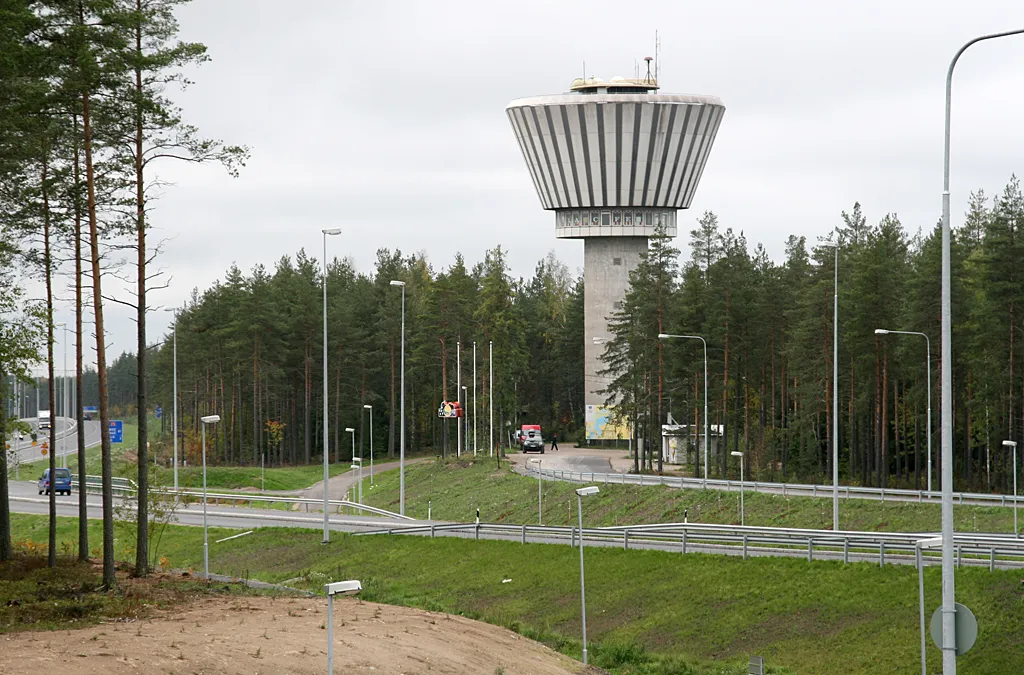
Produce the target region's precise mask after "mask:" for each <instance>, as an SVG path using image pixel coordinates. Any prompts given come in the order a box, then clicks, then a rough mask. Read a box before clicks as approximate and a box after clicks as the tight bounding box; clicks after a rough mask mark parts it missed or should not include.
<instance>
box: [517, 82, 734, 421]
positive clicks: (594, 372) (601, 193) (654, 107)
mask: <svg viewBox="0 0 1024 675" xmlns="http://www.w3.org/2000/svg"><path fill="white" fill-rule="evenodd" d="M658 89H659V88H658V83H657V80H656V79H654V78H652V77H651V76H650V75H649V74H648V76H647V77H644V78H623V77H613V78H611V80H609V81H607V82H605V81H603V80H601V79H600V78H596V77H595V78H586V79H583V78H577V79H576V80H574V81H573V82H572V84H571V85H570V87H569V93H567V94H560V95H552V96H536V97H532V98H521V99H516V100H514V101H512V102H511V103H509V104H508V107H507V108H506V110H505V112H506V113H507V115H508V118H509V121H510V122H511V124H512V130H513V131H514V132H515V135H516V139H517V140H518V142H519V148H520V150H521V151H522V153H523V159H524V160H525V161H526V166H527V169H529V172H530V177H531V178H532V179H533V185H534V188H535V189H536V190H537V196H538V197H539V198H540V203H541V206H542V207H543V208H544V209H547V210H549V211H554V214H555V236H556V237H559V238H563V239H583V241H584V243H583V275H584V324H585V330H586V335H585V344H584V369H585V374H584V377H585V385H586V396H585V404H586V420H587V437H588V438H592V439H614V438H622V437H624V435H625V430H624V429H616V428H613V426H612V425H611V424H606V422H607V420H608V415H607V411H606V410H605V409H604V404H605V395H604V394H601V393H599V392H600V391H601V390H602V389H604V388H605V387H606V386H607V378H603V377H601V376H600V375H598V372H599V371H600V370H602V369H603V368H602V364H601V360H600V355H601V353H602V352H603V350H604V346H603V345H601V344H595V341H594V340H593V338H595V337H596V338H608V337H609V333H608V318H609V317H610V316H611V314H612V313H613V312H615V311H617V310H618V309H620V308H621V306H622V300H623V298H624V296H625V294H626V289H627V288H628V287H629V273H630V272H631V271H632V270H633V269H634V268H635V267H636V266H637V264H639V262H640V255H641V253H643V252H644V251H645V250H647V240H648V238H649V237H651V236H653V235H654V234H655V231H656V230H657V229H658V228H659V227H663V228H664V230H665V232H666V234H668V235H669V236H672V237H674V236H675V235H676V232H677V230H676V212H677V211H678V210H679V209H686V208H689V206H690V203H691V201H692V200H693V196H694V194H695V193H696V191H697V185H698V183H700V177H701V174H702V173H703V172H704V165H705V164H706V163H707V159H708V155H709V154H710V152H711V146H712V145H713V144H714V141H715V135H716V134H717V133H718V127H719V125H720V124H721V122H722V117H723V116H724V114H725V106H724V105H723V104H722V101H721V100H720V99H719V98H717V97H715V96H697V95H690V94H661V93H658Z"/></svg>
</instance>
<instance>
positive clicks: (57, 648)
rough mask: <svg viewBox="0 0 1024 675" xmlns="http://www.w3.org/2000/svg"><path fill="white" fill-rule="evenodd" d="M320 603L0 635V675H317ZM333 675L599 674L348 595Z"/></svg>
mask: <svg viewBox="0 0 1024 675" xmlns="http://www.w3.org/2000/svg"><path fill="white" fill-rule="evenodd" d="M326 620H327V601H326V600H325V599H324V598H310V599H305V598H272V597H234V598H214V599H209V598H207V599H203V600H199V601H196V602H193V603H191V604H189V605H186V606H184V607H179V608H177V609H174V610H170V611H167V612H160V613H158V614H156V615H154V616H153V617H152V618H149V619H141V620H128V621H124V620H121V621H116V622H111V623H105V624H101V625H98V626H92V627H89V628H83V629H79V630H72V631H67V630H61V631H52V632H24V633H14V634H7V635H2V636H0V653H2V654H3V659H2V660H0V674H2V675H8V674H10V675H13V674H14V673H30V672H53V671H56V672H61V673H66V674H69V675H120V674H127V673H133V674H135V673H140V672H145V673H165V674H167V675H170V674H171V673H195V674H202V675H206V674H209V675H213V674H217V675H242V674H243V673H244V674H245V675H253V674H259V675H271V674H277V673H294V674H296V675H306V674H309V675H313V674H314V673H316V674H317V675H319V674H320V673H323V672H324V669H325V667H326V664H327V631H326V623H325V622H326ZM334 669H335V672H336V673H355V672H373V673H375V674H383V675H399V674H400V673H405V674H407V675H412V674H414V673H427V672H431V673H473V674H474V675H476V674H480V673H484V674H487V675H489V674H490V673H506V675H512V674H513V673H522V674H524V675H525V674H536V675H564V674H568V673H586V672H591V673H596V672H600V671H597V670H594V669H590V670H589V671H588V670H587V669H585V668H584V666H583V665H582V664H581V663H579V662H578V661H574V660H572V659H570V658H568V657H565V656H563V655H561V654H558V653H557V652H554V651H552V650H551V649H549V648H547V647H545V646H544V645H541V644H539V643H536V642H533V641H531V640H528V639H526V638H524V637H522V636H520V635H517V634H515V633H513V632H511V631H508V630H505V629H503V628H498V627H496V626H492V625H489V624H485V623H480V622H478V621H471V620H469V619H465V618H462V617H457V616H451V615H448V614H439V613H437V612H427V611H423V610H418V609H409V608H405V607H394V606H391V605H378V604H375V603H370V602H362V601H360V600H358V599H352V598H345V599H340V600H337V601H335V603H334Z"/></svg>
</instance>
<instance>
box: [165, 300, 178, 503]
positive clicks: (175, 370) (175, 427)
mask: <svg viewBox="0 0 1024 675" xmlns="http://www.w3.org/2000/svg"><path fill="white" fill-rule="evenodd" d="M167 311H168V312H172V313H174V323H173V324H172V326H173V327H174V328H173V331H174V332H173V333H172V335H173V336H174V490H175V492H177V490H178V313H177V312H176V311H175V310H173V309H168V310H167Z"/></svg>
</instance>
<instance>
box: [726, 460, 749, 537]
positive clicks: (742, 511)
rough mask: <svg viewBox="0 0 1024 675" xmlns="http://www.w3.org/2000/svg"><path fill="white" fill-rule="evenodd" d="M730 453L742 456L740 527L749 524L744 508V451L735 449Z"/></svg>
mask: <svg viewBox="0 0 1024 675" xmlns="http://www.w3.org/2000/svg"><path fill="white" fill-rule="evenodd" d="M729 454H730V455H732V456H733V457H739V458H740V527H742V526H744V525H746V524H747V521H746V516H745V513H744V508H743V453H742V452H740V451H738V450H734V451H732V452H730V453H729Z"/></svg>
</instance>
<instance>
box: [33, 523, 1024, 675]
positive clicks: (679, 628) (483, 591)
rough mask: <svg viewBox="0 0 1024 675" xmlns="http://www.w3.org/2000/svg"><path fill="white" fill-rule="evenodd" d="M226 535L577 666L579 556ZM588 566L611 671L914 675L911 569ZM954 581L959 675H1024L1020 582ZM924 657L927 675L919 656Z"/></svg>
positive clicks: (309, 574)
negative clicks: (557, 653) (759, 669)
mask: <svg viewBox="0 0 1024 675" xmlns="http://www.w3.org/2000/svg"><path fill="white" fill-rule="evenodd" d="M94 525H96V526H97V527H93V528H91V529H92V531H91V536H92V537H93V542H96V543H98V541H99V539H98V536H99V530H98V523H96V524H94ZM14 530H15V539H16V540H26V539H28V540H33V541H45V538H46V522H45V518H44V517H41V516H24V515H16V516H15V517H14ZM231 533H233V531H231V530H223V529H218V528H214V529H212V530H211V533H210V547H211V548H210V564H211V569H212V570H214V571H216V572H219V573H225V574H231V575H234V576H237V577H254V578H260V579H263V580H266V581H277V582H281V581H288V582H289V584H290V585H293V586H305V587H307V588H313V589H319V588H321V587H322V585H323V584H324V583H328V582H330V581H337V580H341V579H353V578H354V579H360V580H361V581H362V582H363V587H364V591H363V594H362V597H363V598H364V599H366V600H372V601H378V602H387V603H393V604H400V605H408V606H416V607H423V608H428V609H432V610H443V611H448V612H453V613H459V614H464V615H467V616H470V617H474V618H479V619H483V620H486V621H489V622H492V623H496V624H500V625H505V626H508V627H511V628H513V629H515V630H517V631H519V632H521V633H523V634H525V635H527V636H529V637H533V638H536V639H540V640H542V641H544V642H546V643H548V644H549V645H551V646H553V647H554V648H556V649H559V650H561V651H563V652H565V653H567V654H570V655H573V656H576V657H579V655H580V641H579V634H580V602H579V601H580V595H579V593H580V588H579V557H578V551H577V550H575V549H570V548H569V547H567V546H557V545H542V544H528V545H521V544H517V543H510V542H496V541H479V542H478V541H473V540H460V539H453V538H438V539H433V540H432V539H428V538H420V537H394V536H391V537H387V536H373V537H369V536H363V537H356V536H351V535H341V534H338V535H335V537H332V544H331V545H330V546H323V545H322V544H321V543H320V536H319V534H318V533H317V532H316V531H311V530H295V529H279V528H266V529H262V530H257V531H256V532H255V533H254V534H252V535H249V536H246V537H242V538H239V539H234V540H231V541H227V542H223V543H220V544H217V543H214V542H215V541H216V540H217V539H220V538H221V537H224V536H228V535H229V534H231ZM118 536H119V544H118V552H119V554H125V555H127V554H130V543H131V542H130V541H129V540H128V535H127V533H123V532H119V535H118ZM74 537H75V521H74V520H73V519H64V518H62V519H60V532H59V539H60V540H62V541H65V540H66V541H68V542H71V541H73V540H74ZM159 555H161V556H166V557H167V558H168V563H169V564H170V565H172V566H192V567H195V568H201V565H202V531H201V530H200V529H199V528H185V527H173V526H172V527H170V528H169V529H168V531H167V532H166V533H165V534H164V536H163V540H162V543H161V550H160V553H159ZM585 556H586V578H587V612H588V613H587V628H588V634H589V637H590V640H591V646H590V653H591V658H592V662H593V663H594V664H595V665H598V666H601V667H604V668H608V669H609V670H611V671H612V672H614V673H619V674H621V675H641V674H643V675H647V674H654V673H667V674H673V673H675V674H683V673H722V674H726V673H728V674H734V673H735V674H739V673H744V672H746V671H745V667H744V664H745V663H746V660H747V658H748V656H749V655H751V654H758V655H761V656H764V657H765V659H766V662H767V663H768V664H769V665H770V666H772V667H773V670H772V671H770V672H776V673H801V674H803V673H808V674H811V673H814V674H820V673H850V674H853V673H915V672H919V666H918V658H919V646H918V645H919V642H918V639H919V638H918V619H917V573H916V571H915V570H914V568H912V567H907V566H897V565H890V566H887V567H885V568H882V569H880V568H878V567H877V566H876V565H873V564H851V565H846V566H844V565H842V564H840V563H831V562H813V563H808V562H806V561H805V560H802V559H767V558H758V559H751V560H747V561H744V560H742V559H740V558H733V557H725V556H708V555H700V554H689V555H685V556H684V555H681V554H678V553H667V552H658V551H623V550H621V549H611V548H607V549H605V548H600V549H587V550H586V551H585ZM956 574H957V576H956V580H957V599H958V601H959V602H962V603H963V604H965V605H967V606H968V607H970V608H971V609H972V610H973V611H974V613H975V615H976V616H977V617H978V622H979V626H980V634H979V637H978V642H977V644H976V645H975V647H974V648H973V649H972V650H971V651H970V652H969V653H968V654H966V655H964V656H962V657H960V659H959V664H960V668H961V670H962V672H964V673H972V674H978V675H982V674H991V675H996V674H1004V673H1015V672H1024V587H1022V585H1021V574H1020V572H999V571H997V572H988V571H987V570H985V569H968V568H964V569H961V570H958V571H957V573H956ZM506 580H507V581H506ZM940 586H941V583H940V570H939V569H938V568H929V569H928V570H926V589H927V592H926V607H927V610H928V613H929V615H930V613H931V612H932V611H933V610H934V609H935V608H936V606H937V605H938V603H939V602H940ZM928 655H929V660H930V664H931V667H930V670H929V672H937V667H938V663H939V658H940V655H939V650H938V649H936V648H934V647H933V646H932V645H931V644H930V642H929V648H928Z"/></svg>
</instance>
